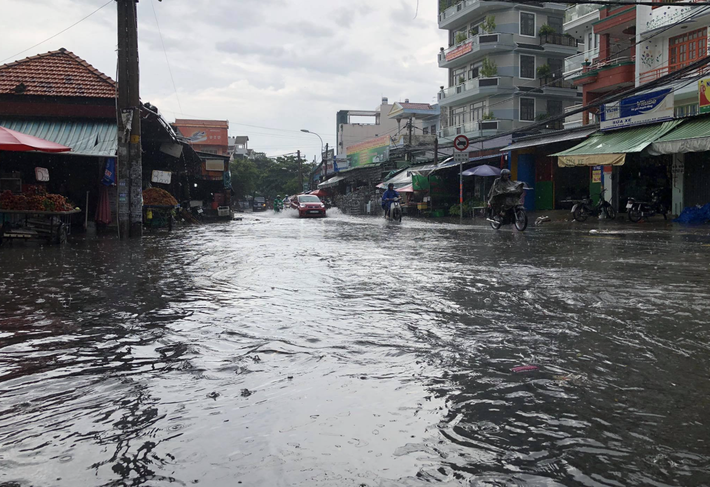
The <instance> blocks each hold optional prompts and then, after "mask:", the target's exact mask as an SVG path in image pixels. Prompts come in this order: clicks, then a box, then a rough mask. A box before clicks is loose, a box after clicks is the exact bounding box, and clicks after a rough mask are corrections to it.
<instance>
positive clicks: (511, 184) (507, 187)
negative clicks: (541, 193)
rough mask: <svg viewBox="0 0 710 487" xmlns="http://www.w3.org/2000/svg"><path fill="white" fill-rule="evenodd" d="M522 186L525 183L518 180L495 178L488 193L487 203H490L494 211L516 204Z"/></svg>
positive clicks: (521, 192) (521, 193)
mask: <svg viewBox="0 0 710 487" xmlns="http://www.w3.org/2000/svg"><path fill="white" fill-rule="evenodd" d="M524 186H525V183H521V182H519V181H513V180H512V179H509V180H507V181H504V180H503V178H497V179H496V180H495V181H494V182H493V186H492V187H491V191H490V193H488V204H489V205H491V208H492V209H493V211H494V212H499V211H501V210H505V209H508V208H511V207H513V206H515V205H518V204H519V203H520V197H521V196H522V195H523V187H524Z"/></svg>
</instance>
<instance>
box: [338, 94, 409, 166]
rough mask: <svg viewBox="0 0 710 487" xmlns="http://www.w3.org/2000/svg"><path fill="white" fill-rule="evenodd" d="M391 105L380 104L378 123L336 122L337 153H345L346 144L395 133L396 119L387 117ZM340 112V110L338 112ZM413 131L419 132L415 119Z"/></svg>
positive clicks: (349, 144) (403, 127) (403, 124)
mask: <svg viewBox="0 0 710 487" xmlns="http://www.w3.org/2000/svg"><path fill="white" fill-rule="evenodd" d="M392 106H393V105H389V104H383V105H381V106H380V108H379V111H380V124H379V125H375V124H343V123H341V124H338V148H337V153H338V154H345V149H346V148H347V147H348V146H351V145H355V144H357V143H360V142H364V141H366V140H369V139H374V138H376V137H381V136H383V135H390V136H392V135H395V134H396V133H397V121H396V120H392V119H390V118H388V117H387V115H389V112H390V110H391V109H392ZM339 113H340V112H339ZM406 123H407V122H406V121H404V120H403V121H402V123H401V127H402V132H403V133H407V132H406V129H405V125H406ZM414 126H415V127H418V129H417V128H415V129H414V133H418V134H421V133H422V132H421V130H419V129H421V127H422V124H421V122H419V121H417V120H415V121H414Z"/></svg>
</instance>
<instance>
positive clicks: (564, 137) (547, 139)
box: [501, 128, 597, 152]
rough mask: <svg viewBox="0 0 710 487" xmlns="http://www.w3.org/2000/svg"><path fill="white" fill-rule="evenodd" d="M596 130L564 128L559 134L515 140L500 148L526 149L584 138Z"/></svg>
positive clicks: (507, 149)
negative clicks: (573, 130)
mask: <svg viewBox="0 0 710 487" xmlns="http://www.w3.org/2000/svg"><path fill="white" fill-rule="evenodd" d="M596 131H597V129H596V128H593V129H588V130H580V131H577V132H572V131H568V130H566V131H564V132H563V133H561V134H555V135H545V136H540V137H535V138H530V139H528V140H521V141H520V142H516V143H514V144H511V145H509V146H508V147H503V148H502V149H501V152H506V151H509V150H518V149H527V148H528V147H537V146H540V145H549V144H556V143H558V142H566V141H568V140H579V139H586V138H587V137H589V136H590V135H592V134H593V133H594V132H596Z"/></svg>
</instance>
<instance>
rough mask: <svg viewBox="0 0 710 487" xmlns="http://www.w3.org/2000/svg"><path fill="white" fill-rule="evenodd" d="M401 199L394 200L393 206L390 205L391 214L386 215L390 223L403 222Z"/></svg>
mask: <svg viewBox="0 0 710 487" xmlns="http://www.w3.org/2000/svg"><path fill="white" fill-rule="evenodd" d="M401 200H402V199H401V198H393V199H392V200H391V201H392V204H391V205H390V211H389V213H388V214H387V213H386V214H385V218H387V220H389V221H395V222H401V221H402V204H401Z"/></svg>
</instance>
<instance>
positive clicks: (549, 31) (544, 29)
mask: <svg viewBox="0 0 710 487" xmlns="http://www.w3.org/2000/svg"><path fill="white" fill-rule="evenodd" d="M551 34H557V32H555V29H553V28H552V27H550V26H549V25H547V24H544V25H543V26H541V27H540V30H539V31H538V32H537V35H539V36H540V37H542V36H547V35H551Z"/></svg>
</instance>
